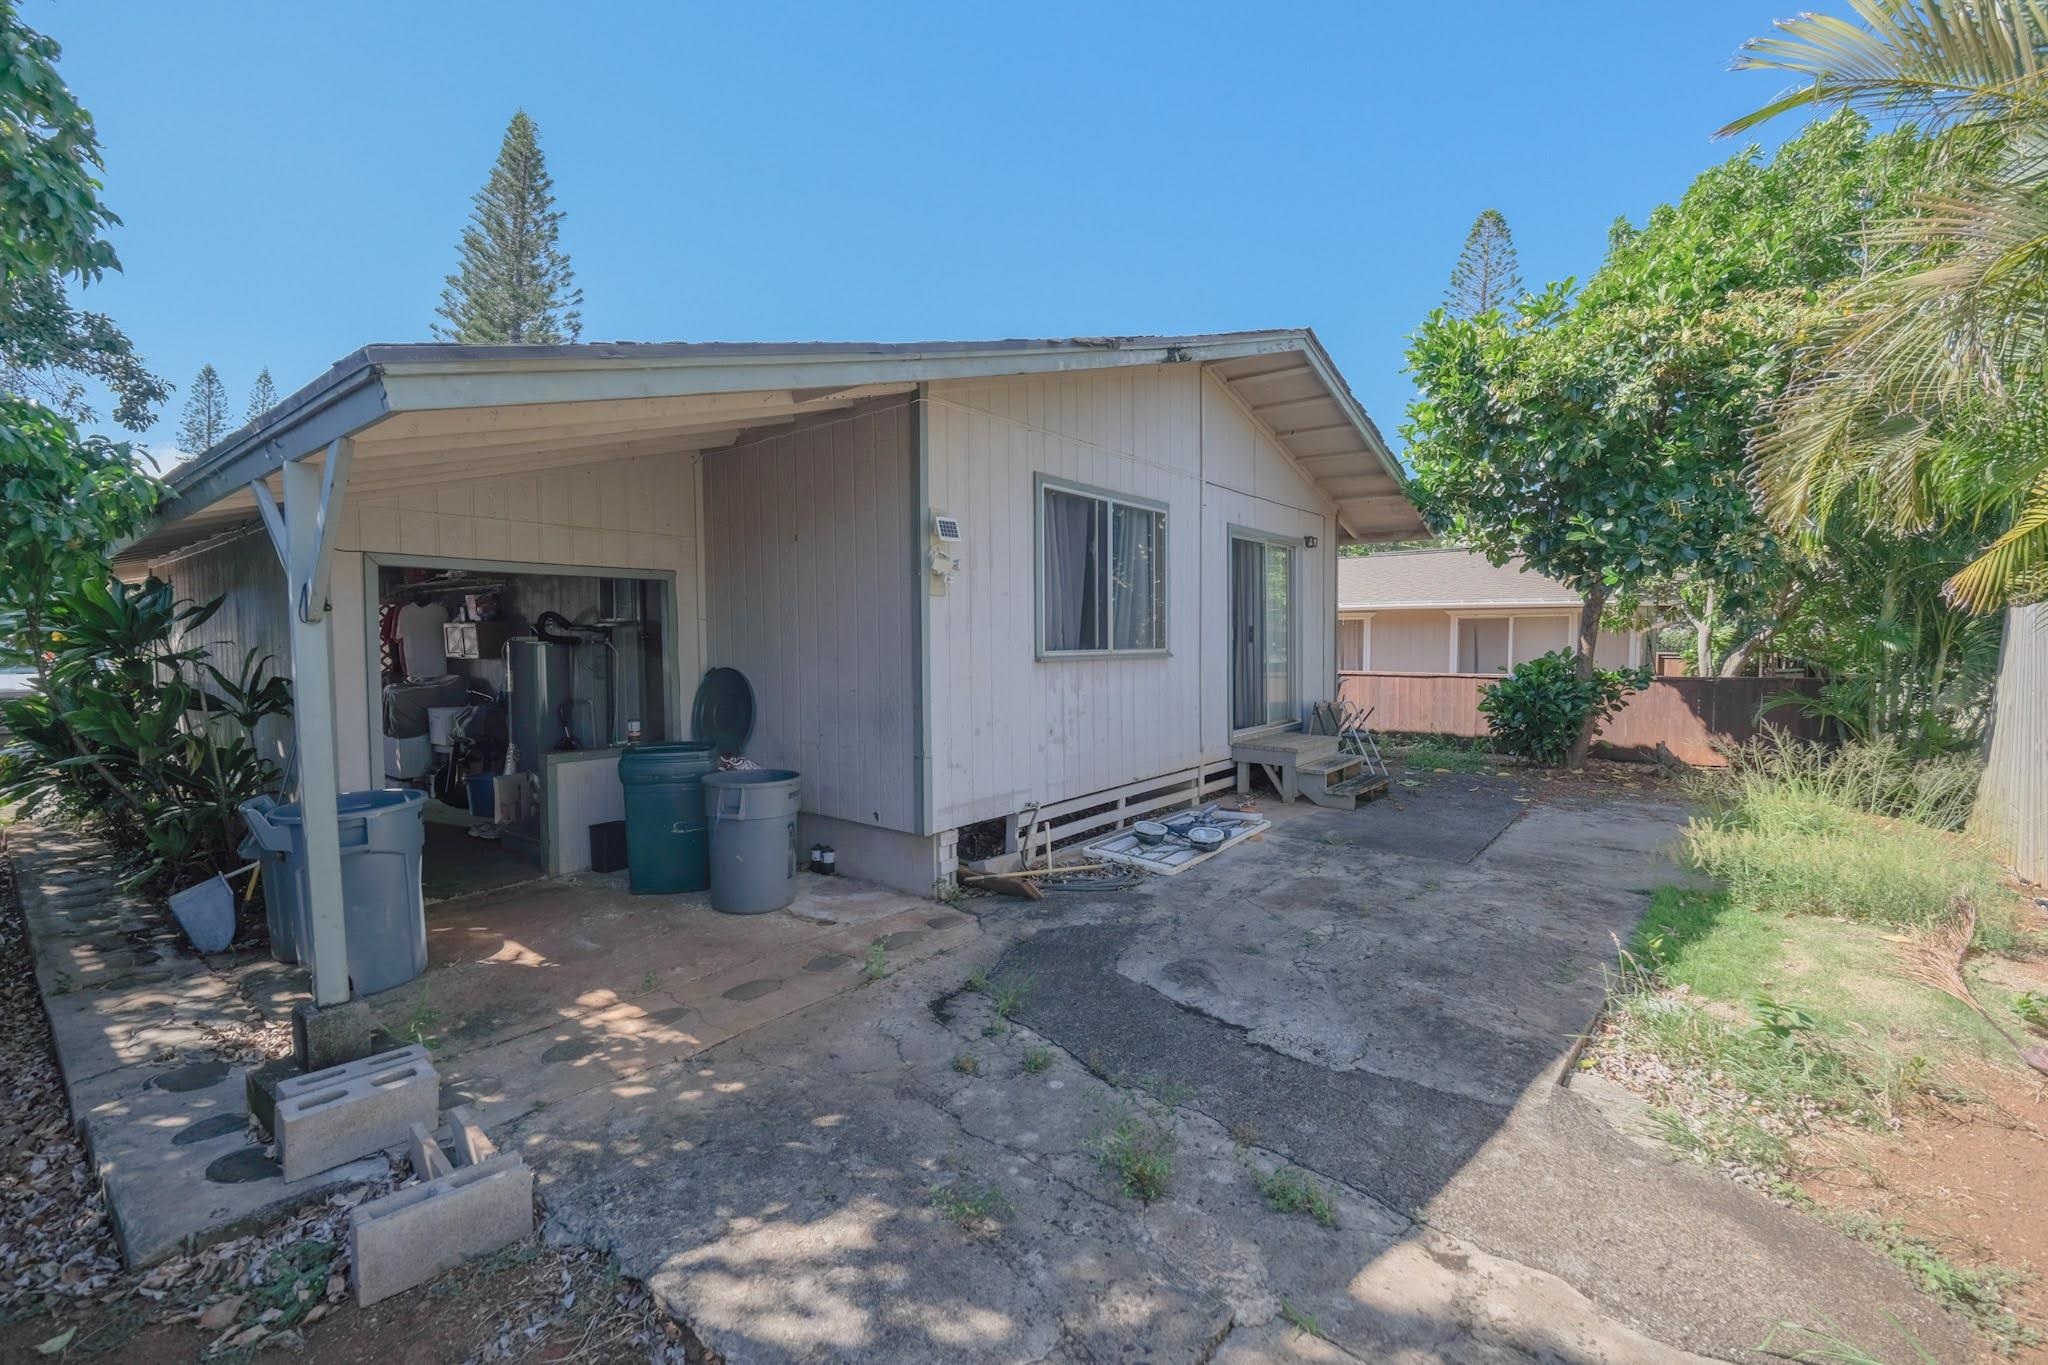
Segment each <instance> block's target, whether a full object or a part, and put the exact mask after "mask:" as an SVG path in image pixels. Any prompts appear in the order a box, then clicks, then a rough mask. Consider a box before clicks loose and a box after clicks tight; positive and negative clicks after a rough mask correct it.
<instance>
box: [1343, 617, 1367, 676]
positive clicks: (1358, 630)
mask: <svg viewBox="0 0 2048 1365" xmlns="http://www.w3.org/2000/svg"><path fill="white" fill-rule="evenodd" d="M1337 670H1338V671H1339V672H1341V673H1362V672H1364V671H1365V621H1364V619H1363V618H1362V617H1344V618H1339V620H1338V622H1337Z"/></svg>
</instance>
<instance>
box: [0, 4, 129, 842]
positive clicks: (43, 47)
mask: <svg viewBox="0 0 2048 1365" xmlns="http://www.w3.org/2000/svg"><path fill="white" fill-rule="evenodd" d="M57 58H58V47H57V44H55V43H54V42H52V41H50V39H48V38H47V37H45V36H43V35H42V34H40V33H37V32H36V31H35V30H33V29H31V28H28V27H27V26H26V25H24V24H23V23H22V22H21V20H20V16H19V15H18V13H17V11H16V9H15V6H14V5H13V4H12V3H11V2H10V0H0V286H4V287H0V337H5V338H7V339H8V340H7V341H6V342H5V343H0V346H11V345H14V344H16V343H17V342H18V339H19V337H20V336H21V335H22V334H23V333H24V332H29V331H33V329H35V328H37V327H40V326H43V325H45V323H46V322H47V318H41V317H38V316H37V315H36V311H35V307H34V306H33V300H35V299H36V298H37V297H38V296H40V297H41V298H42V299H43V300H44V301H45V302H47V300H48V298H49V291H48V290H47V289H46V288H45V287H44V286H45V284H46V283H47V282H48V281H51V280H55V281H57V282H58V283H59V284H60V285H62V284H64V283H67V282H76V283H90V282H92V281H93V280H96V279H98V278H100V276H101V275H102V274H104V273H105V272H106V271H108V270H118V269H119V268H120V263H119V262H118V261H117V260H116V259H115V256H114V250H113V247H112V246H111V245H110V244H108V242H107V241H106V240H105V238H104V237H103V236H102V234H103V232H104V231H105V230H106V229H107V228H109V227H111V226H113V225H114V224H115V223H116V222H118V221H119V220H118V219H116V218H115V217H114V215H113V214H112V213H111V212H110V211H109V210H108V209H106V208H105V207H104V206H103V205H102V204H101V203H100V201H99V190H100V182H99V178H98V172H99V170H100V153H99V143H98V140H97V138H96V136H95V134H94V132H93V125H92V118H91V116H90V115H88V114H87V113H86V111H85V109H84V108H83V107H82V106H81V105H80V104H79V103H78V101H77V100H76V99H74V98H73V97H72V95H71V92H70V91H69V90H68V89H66V88H65V86H64V82H63V81H62V80H61V79H60V78H59V77H58V75H57V69H56V62H57ZM60 292H61V291H60ZM24 310H26V311H24ZM0 373H4V374H5V376H6V379H7V385H6V387H5V388H4V389H0V490H4V496H0V563H4V564H5V565H6V566H7V569H6V572H5V573H0V662H5V663H11V664H15V665H24V664H25V665H27V666H28V667H30V668H32V669H34V670H35V672H36V675H37V677H38V679H39V680H40V681H41V683H42V685H43V687H44V688H45V689H47V687H48V685H49V680H50V652H51V651H50V646H51V645H52V644H53V643H59V642H57V641H55V640H54V639H53V635H52V632H51V631H50V629H49V616H50V612H51V610H52V608H53V606H54V604H55V603H56V602H57V601H58V600H59V598H60V596H61V595H62V594H65V593H68V592H71V591H75V590H77V589H79V588H80V587H82V586H83V585H86V584H90V583H95V582H98V581H102V580H103V579H104V576H105V573H106V567H107V563H106V555H107V550H108V547H109V546H110V545H111V544H112V543H113V542H114V541H115V540H117V539H118V538H120V537H121V536H123V535H126V534H127V533H128V532H130V531H132V530H134V529H136V528H137V527H139V526H140V525H141V524H142V523H143V521H144V519H145V518H146V517H147V516H148V515H149V513H150V512H151V511H152V510H153V509H154V507H155V506H156V501H157V494H158V490H157V484H156V482H155V480H153V479H151V478H150V477H149V476H148V475H147V474H146V473H144V472H143V471H142V470H141V468H140V467H139V466H138V465H137V463H136V461H135V458H134V453H133V451H132V450H130V449H129V447H128V446H127V445H125V444H119V443H115V442H112V441H108V440H106V439H105V438H103V437H98V436H91V437H82V436H80V434H79V432H78V427H77V425H76V423H75V422H74V421H73V420H72V418H71V417H69V416H67V415H66V414H64V413H63V412H60V411H57V410H54V409H52V408H50V407H46V406H44V405H43V404H41V403H38V402H36V401H35V400H34V399H33V398H30V397H28V396H27V395H25V394H23V393H22V392H21V391H20V390H19V389H17V388H16V387H15V381H16V379H17V378H18V377H19V376H20V375H21V374H22V373H23V368H22V366H20V365H19V364H16V363H14V361H13V359H12V357H11V356H10V358H9V360H8V363H6V364H5V365H0ZM39 699H40V698H30V699H29V703H28V704H35V703H36V702H37V701H38V700H39ZM55 714H56V720H57V723H58V726H59V727H60V733H61V735H62V736H63V737H64V738H65V739H66V740H67V741H68V744H67V745H66V747H67V748H68V749H69V751H70V757H69V758H68V759H67V760H65V761H67V762H71V763H77V764H80V765H82V766H84V767H86V768H87V769H89V770H91V771H92V772H93V773H94V774H95V775H96V776H98V777H99V778H100V780H101V781H102V782H103V784H104V786H105V789H106V790H107V791H109V792H111V793H113V795H114V799H115V800H118V801H120V802H121V803H122V804H124V805H125V806H127V807H129V808H131V809H132V808H136V805H137V803H136V801H135V798H134V796H133V794H132V793H131V792H130V791H129V790H128V788H127V787H126V786H125V785H124V784H123V783H122V782H121V780H120V778H119V777H118V776H116V775H115V774H114V773H113V772H112V771H111V770H110V769H109V768H108V767H107V765H106V762H105V760H104V759H103V758H102V757H100V756H99V755H97V754H95V753H94V752H92V751H91V749H90V748H89V747H88V746H87V745H86V744H85V742H84V741H83V740H82V739H81V738H80V736H79V733H78V730H77V727H76V726H75V725H74V724H73V723H72V721H71V718H70V716H69V715H68V714H67V713H65V712H63V711H61V710H60V711H58V712H56V713H55Z"/></svg>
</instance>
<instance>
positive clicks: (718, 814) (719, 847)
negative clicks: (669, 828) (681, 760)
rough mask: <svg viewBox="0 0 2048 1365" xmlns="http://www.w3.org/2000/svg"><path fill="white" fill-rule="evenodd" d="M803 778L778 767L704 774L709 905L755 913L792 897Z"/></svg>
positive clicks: (777, 906)
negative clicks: (708, 824)
mask: <svg viewBox="0 0 2048 1365" xmlns="http://www.w3.org/2000/svg"><path fill="white" fill-rule="evenodd" d="M802 792H803V779H802V778H801V777H800V776H799V775H798V774H796V773H793V772H788V771H785V770H783V769H780V768H751V769H742V770H738V771H734V772H724V773H707V774H706V775H705V777H704V814H705V815H706V816H708V817H709V818H710V820H711V908H712V909H713V910H723V911H724V912H725V913H727V914H728V915H759V914H764V913H766V912H767V911H770V910H780V909H782V907H784V906H785V905H788V904H789V903H790V902H791V901H793V900H795V899H796V809H797V804H798V802H799V800H800V799H801V797H802Z"/></svg>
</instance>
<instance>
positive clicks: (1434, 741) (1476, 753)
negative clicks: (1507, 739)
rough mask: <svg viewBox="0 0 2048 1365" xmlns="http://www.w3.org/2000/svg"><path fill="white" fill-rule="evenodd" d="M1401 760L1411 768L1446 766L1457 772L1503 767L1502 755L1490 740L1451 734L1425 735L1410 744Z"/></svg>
mask: <svg viewBox="0 0 2048 1365" xmlns="http://www.w3.org/2000/svg"><path fill="white" fill-rule="evenodd" d="M1401 761H1402V763H1403V764H1404V765H1406V766H1407V767H1408V768H1409V769H1411V770H1412V769H1418V768H1419V769H1424V770H1428V771H1434V770H1436V769H1438V768H1442V769H1444V770H1445V771H1447V772H1454V773H1484V772H1491V771H1493V770H1494V769H1495V768H1498V767H1499V766H1500V759H1499V757H1498V756H1497V755H1495V754H1494V753H1493V752H1492V751H1491V750H1489V749H1488V748H1487V747H1486V741H1484V740H1479V739H1474V740H1461V739H1457V738H1454V737H1452V736H1450V735H1425V736H1424V737H1423V738H1421V739H1418V740H1416V741H1415V742H1414V743H1413V744H1411V745H1409V746H1408V749H1407V751H1406V752H1405V753H1403V754H1402V755H1401Z"/></svg>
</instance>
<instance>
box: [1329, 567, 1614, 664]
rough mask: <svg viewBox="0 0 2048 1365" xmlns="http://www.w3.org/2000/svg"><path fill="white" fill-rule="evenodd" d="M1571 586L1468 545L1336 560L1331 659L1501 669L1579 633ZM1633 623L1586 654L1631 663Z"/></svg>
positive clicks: (1569, 642)
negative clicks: (1496, 560) (1498, 561)
mask: <svg viewBox="0 0 2048 1365" xmlns="http://www.w3.org/2000/svg"><path fill="white" fill-rule="evenodd" d="M1579 610H1580V603H1579V597H1578V594H1576V593H1574V592H1572V591H1571V590H1570V589H1568V588H1566V587H1563V586H1562V585H1560V584H1558V583H1556V582H1554V581H1552V580H1551V579H1548V578H1545V577H1544V576H1543V575H1542V574H1538V573H1532V572H1530V571H1529V570H1528V569H1526V568H1525V567H1523V565H1522V562H1521V561H1520V560H1519V559H1515V560H1510V561H1508V562H1507V563H1506V564H1503V565H1500V566H1499V567H1495V566H1494V565H1493V564H1490V563H1488V562H1487V559H1486V556H1485V555H1482V554H1480V553H1478V552H1477V551H1475V550H1465V549H1457V548H1451V549H1437V550H1382V551H1379V552H1377V553H1374V554H1368V555H1358V556H1347V557H1343V558H1340V559H1339V560H1338V561H1337V667H1338V669H1339V671H1341V672H1347V673H1481V674H1491V673H1505V672H1507V671H1508V670H1509V669H1511V668H1513V667H1514V666H1515V665H1516V664H1518V663H1522V662H1524V661H1525V660H1528V659H1533V658H1535V657H1536V656H1537V655H1539V654H1545V653H1548V652H1549V651H1551V650H1554V649H1572V648H1574V647H1575V645H1576V643H1577V640H1578V635H1579ZM1645 633H1646V632H1644V631H1640V630H1628V631H1606V630H1603V631H1602V632H1601V633H1600V640H1599V643H1598V644H1597V645H1595V646H1594V650H1593V656H1594V658H1595V660H1596V661H1597V662H1599V663H1600V664H1601V665H1602V666H1604V667H1607V668H1635V667H1639V666H1641V665H1642V664H1643V663H1645V662H1646V660H1645V659H1644V657H1643V649H1644V635H1645Z"/></svg>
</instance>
